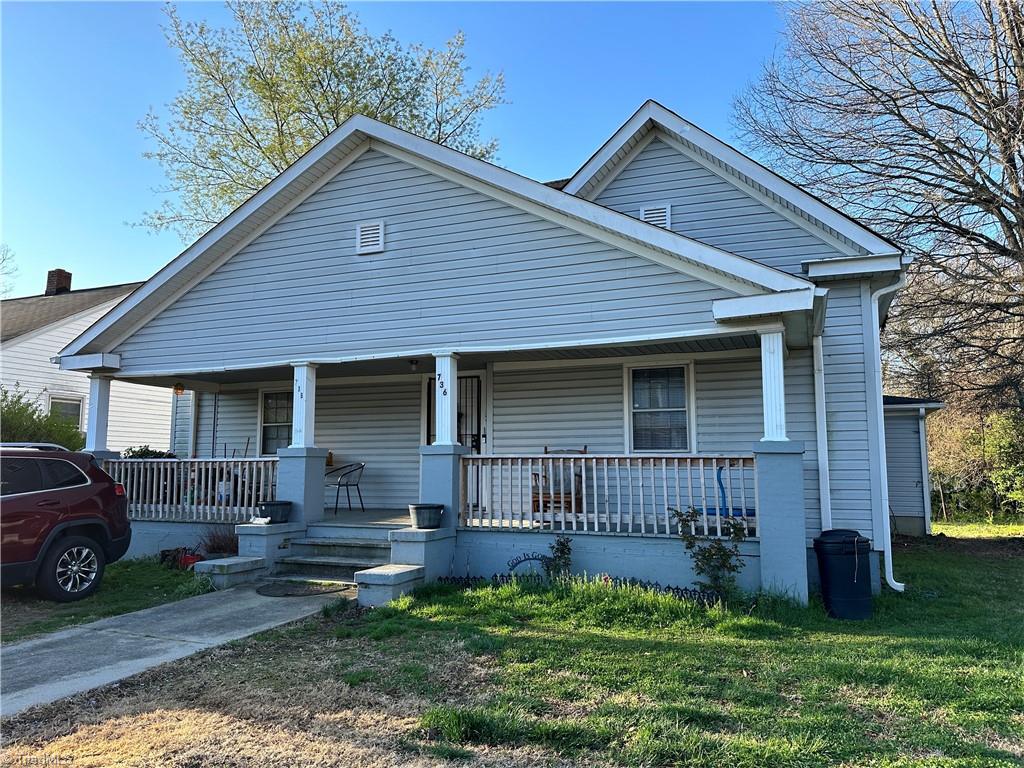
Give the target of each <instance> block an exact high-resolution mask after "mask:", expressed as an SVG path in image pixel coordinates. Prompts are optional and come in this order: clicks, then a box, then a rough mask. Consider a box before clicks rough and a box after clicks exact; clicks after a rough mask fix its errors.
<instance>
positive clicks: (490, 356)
mask: <svg viewBox="0 0 1024 768" xmlns="http://www.w3.org/2000/svg"><path fill="white" fill-rule="evenodd" d="M759 348H760V339H759V337H758V335H757V334H756V333H747V334H737V335H736V336H722V337H714V338H704V339H691V340H686V341H672V342H662V343H652V344H637V345H628V346H621V347H609V346H593V347H552V348H550V349H532V350H523V351H516V352H486V353H485V352H474V353H472V354H465V355H461V357H460V360H459V368H460V370H480V369H482V368H484V366H485V365H486V364H487V363H497V362H508V361H524V360H585V359H587V358H592V357H630V356H632V355H664V354H680V355H683V354H692V353H699V352H727V351H730V350H743V349H759ZM416 359H417V365H416V369H415V371H413V368H412V360H413V358H410V357H398V358H387V359H381V360H360V361H354V362H347V363H328V364H323V365H320V366H319V368H318V370H317V376H318V377H322V378H337V377H344V376H387V375H395V374H408V373H413V372H415V373H430V372H431V371H433V370H434V359H433V358H432V357H430V356H425V357H420V358H416ZM291 379H292V369H291V368H290V367H286V366H278V367H274V368H254V369H249V370H231V371H218V372H216V373H202V374H185V373H183V374H182V375H181V377H180V378H178V379H172V378H167V377H155V378H146V379H142V378H138V379H133V380H135V381H138V382H140V383H146V384H155V385H160V386H167V387H170V386H173V385H174V384H175V383H179V382H180V383H182V384H184V385H185V386H186V387H187V388H190V389H203V388H209V389H215V388H216V387H217V386H218V385H221V384H244V383H249V382H256V381H258V382H276V381H282V382H284V381H291ZM203 385H206V386H205V387H204V386H203Z"/></svg>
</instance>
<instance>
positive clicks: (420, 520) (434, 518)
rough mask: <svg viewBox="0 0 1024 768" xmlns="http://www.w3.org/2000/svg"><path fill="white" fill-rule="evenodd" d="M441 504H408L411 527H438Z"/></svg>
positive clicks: (441, 511) (439, 525) (441, 512)
mask: <svg viewBox="0 0 1024 768" xmlns="http://www.w3.org/2000/svg"><path fill="white" fill-rule="evenodd" d="M442 514H444V505H443V504H410V505H409V517H410V518H411V520H412V527H413V528H440V527H441V515H442Z"/></svg>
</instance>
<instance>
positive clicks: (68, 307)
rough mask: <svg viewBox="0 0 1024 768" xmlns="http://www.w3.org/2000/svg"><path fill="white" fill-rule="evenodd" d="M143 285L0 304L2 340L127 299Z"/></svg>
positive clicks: (8, 339)
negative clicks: (101, 305) (110, 302)
mask: <svg viewBox="0 0 1024 768" xmlns="http://www.w3.org/2000/svg"><path fill="white" fill-rule="evenodd" d="M140 285H142V283H122V284H120V285H104V286H100V287H99V288H83V289H82V290H79V291H68V292H67V293H58V294H55V295H53V296H47V295H45V294H42V295H40V296H25V297H23V298H20V299H4V300H3V301H0V341H10V340H11V339H14V338H17V337H18V336H22V335H24V334H26V333H28V332H29V331H34V330H37V329H39V328H42V327H43V326H46V325H50V324H51V323H56V322H57V321H59V320H63V319H64V318H66V317H71V316H72V315H77V314H78V313H79V312H84V311H85V310H87V309H91V308H93V307H98V306H99V305H100V304H106V303H107V302H108V301H113V300H114V299H118V298H121V297H123V296H127V295H128V294H129V293H131V292H132V291H134V290H135V289H136V288H138V287H139V286H140Z"/></svg>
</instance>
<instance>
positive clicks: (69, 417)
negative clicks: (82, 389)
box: [50, 397, 82, 428]
mask: <svg viewBox="0 0 1024 768" xmlns="http://www.w3.org/2000/svg"><path fill="white" fill-rule="evenodd" d="M50 415H51V416H56V417H57V418H59V419H61V420H62V421H70V422H71V423H72V424H74V425H75V426H76V427H79V428H80V427H81V426H82V401H81V400H79V399H78V398H74V397H51V398H50Z"/></svg>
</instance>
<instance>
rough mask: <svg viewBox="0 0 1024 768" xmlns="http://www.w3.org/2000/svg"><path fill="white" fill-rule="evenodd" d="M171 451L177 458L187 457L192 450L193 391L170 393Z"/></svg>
mask: <svg viewBox="0 0 1024 768" xmlns="http://www.w3.org/2000/svg"><path fill="white" fill-rule="evenodd" d="M172 397H173V398H174V402H173V407H172V409H171V416H172V420H171V452H172V453H173V454H174V455H175V456H177V457H178V458H181V459H183V458H188V456H189V452H190V451H191V450H192V402H193V399H194V398H195V393H194V392H185V393H184V394H181V395H172Z"/></svg>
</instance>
